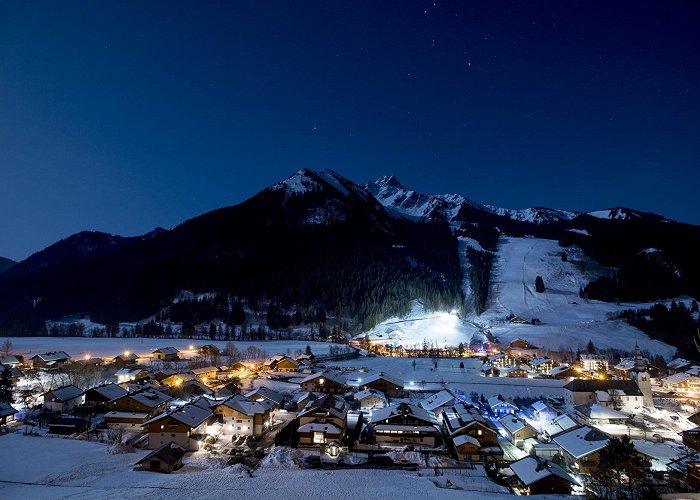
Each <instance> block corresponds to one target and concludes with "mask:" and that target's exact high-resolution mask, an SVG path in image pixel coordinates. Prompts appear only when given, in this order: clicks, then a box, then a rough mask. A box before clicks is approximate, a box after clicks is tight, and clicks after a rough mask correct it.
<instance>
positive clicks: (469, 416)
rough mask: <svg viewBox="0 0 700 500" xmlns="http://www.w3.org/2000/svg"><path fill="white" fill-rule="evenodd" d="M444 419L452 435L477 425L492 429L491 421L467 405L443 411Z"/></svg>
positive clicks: (457, 405) (463, 404)
mask: <svg viewBox="0 0 700 500" xmlns="http://www.w3.org/2000/svg"><path fill="white" fill-rule="evenodd" d="M442 418H443V421H444V422H445V423H446V424H447V429H448V431H449V433H450V434H451V435H454V434H456V433H457V432H459V431H460V430H462V429H464V428H465V427H469V426H471V425H473V424H475V423H478V424H481V425H482V426H484V427H487V428H491V426H490V425H489V422H490V420H487V419H486V418H484V416H483V415H482V414H481V412H480V411H479V410H478V409H477V408H476V407H474V406H472V405H469V404H467V403H457V404H455V405H454V406H451V407H449V408H445V409H444V410H443V411H442Z"/></svg>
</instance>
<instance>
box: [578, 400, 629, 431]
mask: <svg viewBox="0 0 700 500" xmlns="http://www.w3.org/2000/svg"><path fill="white" fill-rule="evenodd" d="M574 410H575V412H576V414H577V415H579V416H580V417H581V418H582V419H584V420H585V421H586V423H587V424H589V425H593V426H596V425H604V424H624V423H625V422H626V421H627V420H629V419H630V416H629V415H628V414H625V413H620V412H619V411H617V410H614V409H612V408H609V407H607V406H601V405H599V404H597V403H593V404H590V405H580V406H576V407H574Z"/></svg>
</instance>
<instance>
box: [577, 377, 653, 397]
mask: <svg viewBox="0 0 700 500" xmlns="http://www.w3.org/2000/svg"><path fill="white" fill-rule="evenodd" d="M610 389H616V390H621V391H623V392H624V394H625V396H643V394H642V391H641V390H639V386H638V385H637V384H636V383H635V382H634V380H610V379H608V380H589V379H574V380H571V381H570V382H569V383H568V384H566V385H565V386H564V390H566V391H570V392H591V393H592V392H595V391H609V390H610Z"/></svg>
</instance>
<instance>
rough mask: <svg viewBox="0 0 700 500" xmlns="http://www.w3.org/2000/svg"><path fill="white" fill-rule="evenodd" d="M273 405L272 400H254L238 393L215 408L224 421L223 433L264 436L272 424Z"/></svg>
mask: <svg viewBox="0 0 700 500" xmlns="http://www.w3.org/2000/svg"><path fill="white" fill-rule="evenodd" d="M273 405H274V403H273V402H272V401H270V400H266V399H264V400H262V401H253V400H251V399H249V398H247V397H245V396H242V395H240V394H237V395H235V396H233V397H230V398H229V399H227V400H226V401H224V402H223V403H221V404H219V405H217V406H216V407H215V409H214V412H215V413H216V415H219V416H220V417H221V419H222V422H223V433H224V434H231V435H237V436H255V437H259V436H262V435H263V433H264V432H265V431H266V430H267V429H269V428H270V427H271V426H272V417H273V411H272V410H273Z"/></svg>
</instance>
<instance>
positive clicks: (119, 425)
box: [105, 410, 151, 431]
mask: <svg viewBox="0 0 700 500" xmlns="http://www.w3.org/2000/svg"><path fill="white" fill-rule="evenodd" d="M150 418H151V415H150V413H148V412H145V411H118V410H112V411H108V412H107V413H105V424H106V425H107V428H109V429H124V430H131V431H141V430H142V428H143V424H145V423H146V422H147V421H148V419H150Z"/></svg>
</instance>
